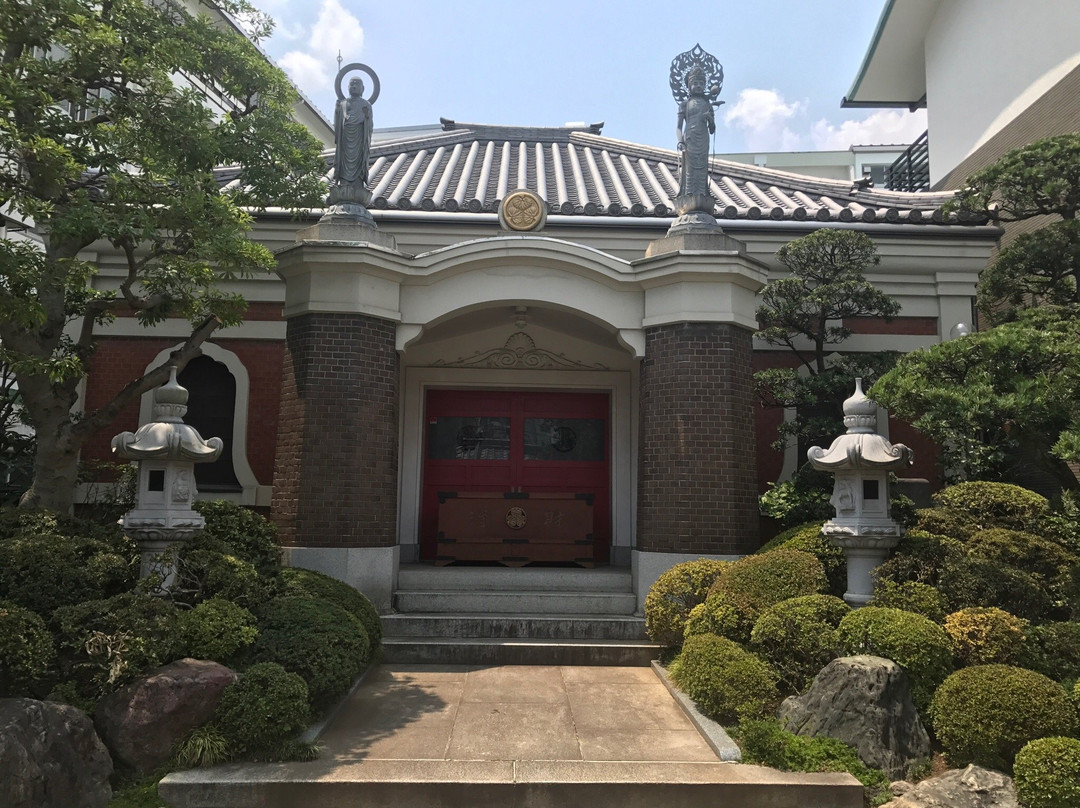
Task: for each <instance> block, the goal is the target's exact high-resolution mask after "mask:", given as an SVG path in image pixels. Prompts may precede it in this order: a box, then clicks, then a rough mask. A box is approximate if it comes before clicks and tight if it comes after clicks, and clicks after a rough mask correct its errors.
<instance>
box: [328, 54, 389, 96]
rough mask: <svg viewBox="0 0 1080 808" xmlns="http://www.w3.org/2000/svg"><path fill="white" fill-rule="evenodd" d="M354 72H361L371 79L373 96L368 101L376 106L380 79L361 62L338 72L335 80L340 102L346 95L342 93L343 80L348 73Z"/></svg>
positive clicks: (349, 65)
mask: <svg viewBox="0 0 1080 808" xmlns="http://www.w3.org/2000/svg"><path fill="white" fill-rule="evenodd" d="M354 70H359V71H360V72H361V73H367V74H368V76H369V77H370V78H371V96H370V97H369V98H368V99H367V102H368V103H369V104H374V103H375V99H377V98H378V97H379V77H378V76H377V75H375V71H374V70H372V69H371V68H370V67H368V66H367V65H365V64H361V63H360V62H353V63H351V64H347V65H345V67H343V68H341V70H339V71H338V74H337V78H335V79H334V92H336V93H337V97H338V100H339V101H340V100H341V99H343V98H344V97H345V93H343V92H342V91H341V80H342V79H343V78H345V75H346V74H347V73H351V72H352V71H354Z"/></svg>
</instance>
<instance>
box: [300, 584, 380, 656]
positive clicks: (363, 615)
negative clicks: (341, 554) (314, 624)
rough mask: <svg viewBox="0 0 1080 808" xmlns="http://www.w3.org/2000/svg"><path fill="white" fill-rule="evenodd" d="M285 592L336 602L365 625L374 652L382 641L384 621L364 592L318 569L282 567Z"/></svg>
mask: <svg viewBox="0 0 1080 808" xmlns="http://www.w3.org/2000/svg"><path fill="white" fill-rule="evenodd" d="M280 581H281V594H282V595H286V596H295V597H312V598H322V599H323V600H328V601H330V602H331V603H336V604H337V605H338V606H340V607H341V608H342V609H344V610H345V611H347V612H349V613H350V614H352V615H354V616H355V617H357V618H358V619H359V620H360V622H361V623H363V624H364V630H365V631H367V635H368V639H369V640H371V648H372V651H374V650H375V649H377V648H378V647H379V644H380V643H381V642H382V622H381V621H380V619H379V611H378V609H376V608H375V604H373V603H372V602H371V601H370V600H368V598H367V596H366V595H364V593H363V592H360V591H359V590H357V589H354V588H353V587H351V586H349V585H348V584H347V583H345V582H344V581H339V580H338V579H337V578H332V577H330V576H329V575H324V574H323V573H321V572H315V571H314V570H305V569H301V568H299V567H285V568H283V569H282V570H281V575H280Z"/></svg>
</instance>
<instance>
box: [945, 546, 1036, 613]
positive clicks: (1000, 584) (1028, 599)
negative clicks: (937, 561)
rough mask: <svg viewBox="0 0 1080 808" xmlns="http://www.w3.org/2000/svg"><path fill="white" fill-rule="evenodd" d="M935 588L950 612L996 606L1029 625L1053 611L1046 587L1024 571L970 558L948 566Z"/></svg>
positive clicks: (994, 562) (950, 563)
mask: <svg viewBox="0 0 1080 808" xmlns="http://www.w3.org/2000/svg"><path fill="white" fill-rule="evenodd" d="M938 589H939V590H940V591H941V594H943V595H944V596H945V600H946V601H948V603H949V605H950V606H951V607H952V609H953V611H959V610H960V609H966V608H969V607H971V606H996V607H998V608H999V609H1004V610H1005V611H1007V612H1009V613H1010V614H1014V615H1016V616H1017V617H1022V618H1024V619H1025V620H1030V621H1031V622H1039V621H1040V620H1042V619H1044V618H1046V617H1048V616H1050V615H1051V614H1052V613H1053V612H1054V599H1053V597H1052V596H1051V594H1050V591H1049V589H1048V588H1047V586H1046V584H1045V583H1044V582H1043V581H1041V580H1040V579H1038V578H1036V577H1035V576H1034V575H1031V574H1029V573H1027V572H1024V571H1023V570H1019V569H1016V568H1014V567H1008V566H1005V565H1004V564H1000V563H998V562H996V561H989V560H987V559H985V558H976V557H974V556H969V557H967V558H960V559H956V560H955V561H950V562H949V563H947V564H946V565H945V567H944V569H943V571H942V574H941V580H940V581H939V582H938Z"/></svg>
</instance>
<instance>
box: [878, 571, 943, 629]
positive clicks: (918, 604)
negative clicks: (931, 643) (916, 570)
mask: <svg viewBox="0 0 1080 808" xmlns="http://www.w3.org/2000/svg"><path fill="white" fill-rule="evenodd" d="M867 605H868V606H881V607H883V608H886V609H900V610H902V611H905V612H914V613H915V614H921V615H922V616H923V617H925V618H927V619H928V620H933V621H934V622H935V623H941V622H942V621H943V620H944V619H945V598H943V597H942V596H941V593H940V592H938V591H937V590H936V589H934V587H932V586H930V585H929V584H921V583H919V582H918V581H904V582H903V583H899V584H898V583H896V581H889V580H885V581H877V582H875V584H874V597H872V598H871V599H870V602H869V603H868V604H867Z"/></svg>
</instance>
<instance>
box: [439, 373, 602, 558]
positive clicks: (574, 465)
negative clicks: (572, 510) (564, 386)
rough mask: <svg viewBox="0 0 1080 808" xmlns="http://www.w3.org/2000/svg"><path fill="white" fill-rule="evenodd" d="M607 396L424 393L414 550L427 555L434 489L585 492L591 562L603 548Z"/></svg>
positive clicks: (505, 491) (448, 490)
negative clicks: (589, 501) (590, 505)
mask: <svg viewBox="0 0 1080 808" xmlns="http://www.w3.org/2000/svg"><path fill="white" fill-rule="evenodd" d="M609 410H610V402H609V397H608V394H607V393H556V392H533V391H526V390H512V391H506V390H429V391H428V393H427V401H426V408H425V421H426V425H427V428H426V433H425V438H424V471H423V479H424V484H423V494H422V502H421V513H420V553H421V557H422V558H425V559H430V558H434V556H435V542H436V537H437V534H438V521H439V493H440V492H459V493H466V492H491V493H509V492H521V493H526V494H540V493H551V494H563V493H573V494H591V495H592V501H593V522H594V524H593V558H594V559H595V560H596V561H607V560H608V556H609V548H610V544H611V497H610V487H609V486H610V483H609V480H610V476H611V474H610V457H611V448H610V435H609V433H610V428H609V423H610V419H609Z"/></svg>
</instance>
